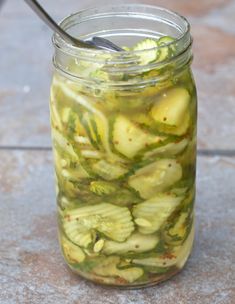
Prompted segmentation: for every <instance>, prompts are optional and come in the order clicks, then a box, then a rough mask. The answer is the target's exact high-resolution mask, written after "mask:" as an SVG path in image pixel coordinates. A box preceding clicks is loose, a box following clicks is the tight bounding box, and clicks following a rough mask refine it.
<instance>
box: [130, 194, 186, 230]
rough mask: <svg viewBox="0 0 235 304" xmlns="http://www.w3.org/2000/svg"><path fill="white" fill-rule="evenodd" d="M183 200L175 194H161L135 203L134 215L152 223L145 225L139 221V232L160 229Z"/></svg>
mask: <svg viewBox="0 0 235 304" xmlns="http://www.w3.org/2000/svg"><path fill="white" fill-rule="evenodd" d="M182 200H183V198H182V197H179V196H175V195H173V194H159V195H157V196H155V197H153V198H151V199H149V200H147V201H145V202H144V203H140V204H138V205H135V206H134V207H133V212H132V214H133V216H134V217H135V218H137V219H140V218H141V219H143V220H145V221H147V222H148V223H150V225H143V224H141V222H139V223H138V221H137V225H138V226H139V232H141V233H143V234H151V233H153V232H155V231H158V230H159V229H160V228H161V226H162V225H163V224H164V223H165V222H166V220H167V219H168V218H169V216H170V215H171V214H172V213H173V212H174V210H175V209H176V208H177V207H178V206H179V204H180V203H181V201H182Z"/></svg>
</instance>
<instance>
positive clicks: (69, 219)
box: [64, 214, 71, 222]
mask: <svg viewBox="0 0 235 304" xmlns="http://www.w3.org/2000/svg"><path fill="white" fill-rule="evenodd" d="M64 218H65V219H66V220H68V222H70V221H71V217H70V215H69V214H67V215H65V217H64Z"/></svg>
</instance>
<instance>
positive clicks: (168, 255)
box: [162, 252, 176, 260]
mask: <svg viewBox="0 0 235 304" xmlns="http://www.w3.org/2000/svg"><path fill="white" fill-rule="evenodd" d="M162 258H163V259H170V260H171V259H175V258H176V256H175V255H174V254H173V253H171V252H166V253H165V254H164V255H163V256H162Z"/></svg>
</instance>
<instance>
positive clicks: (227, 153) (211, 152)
mask: <svg viewBox="0 0 235 304" xmlns="http://www.w3.org/2000/svg"><path fill="white" fill-rule="evenodd" d="M51 150H52V148H51V147H49V146H46V147H38V146H0V151H51ZM197 154H198V155H199V156H208V157H210V156H224V157H235V149H231V150H227V149H224V150H223V149H198V151H197Z"/></svg>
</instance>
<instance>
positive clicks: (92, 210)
mask: <svg viewBox="0 0 235 304" xmlns="http://www.w3.org/2000/svg"><path fill="white" fill-rule="evenodd" d="M63 227H64V231H65V233H66V235H67V236H68V238H69V239H70V240H71V241H72V242H73V243H75V244H77V245H79V246H82V247H87V246H88V245H89V244H90V243H91V242H93V241H94V239H95V235H96V233H95V231H96V230H97V231H99V232H101V233H103V234H104V235H106V236H107V237H109V238H111V239H112V240H115V241H118V242H123V241H125V240H126V239H127V238H128V237H129V235H130V234H131V233H132V232H133V230H134V224H133V222H132V218H131V214H130V211H129V210H128V209H127V208H126V207H118V206H115V205H111V204H106V203H101V204H98V205H92V206H86V207H80V208H76V209H73V210H69V211H67V212H65V214H64V216H63Z"/></svg>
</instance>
